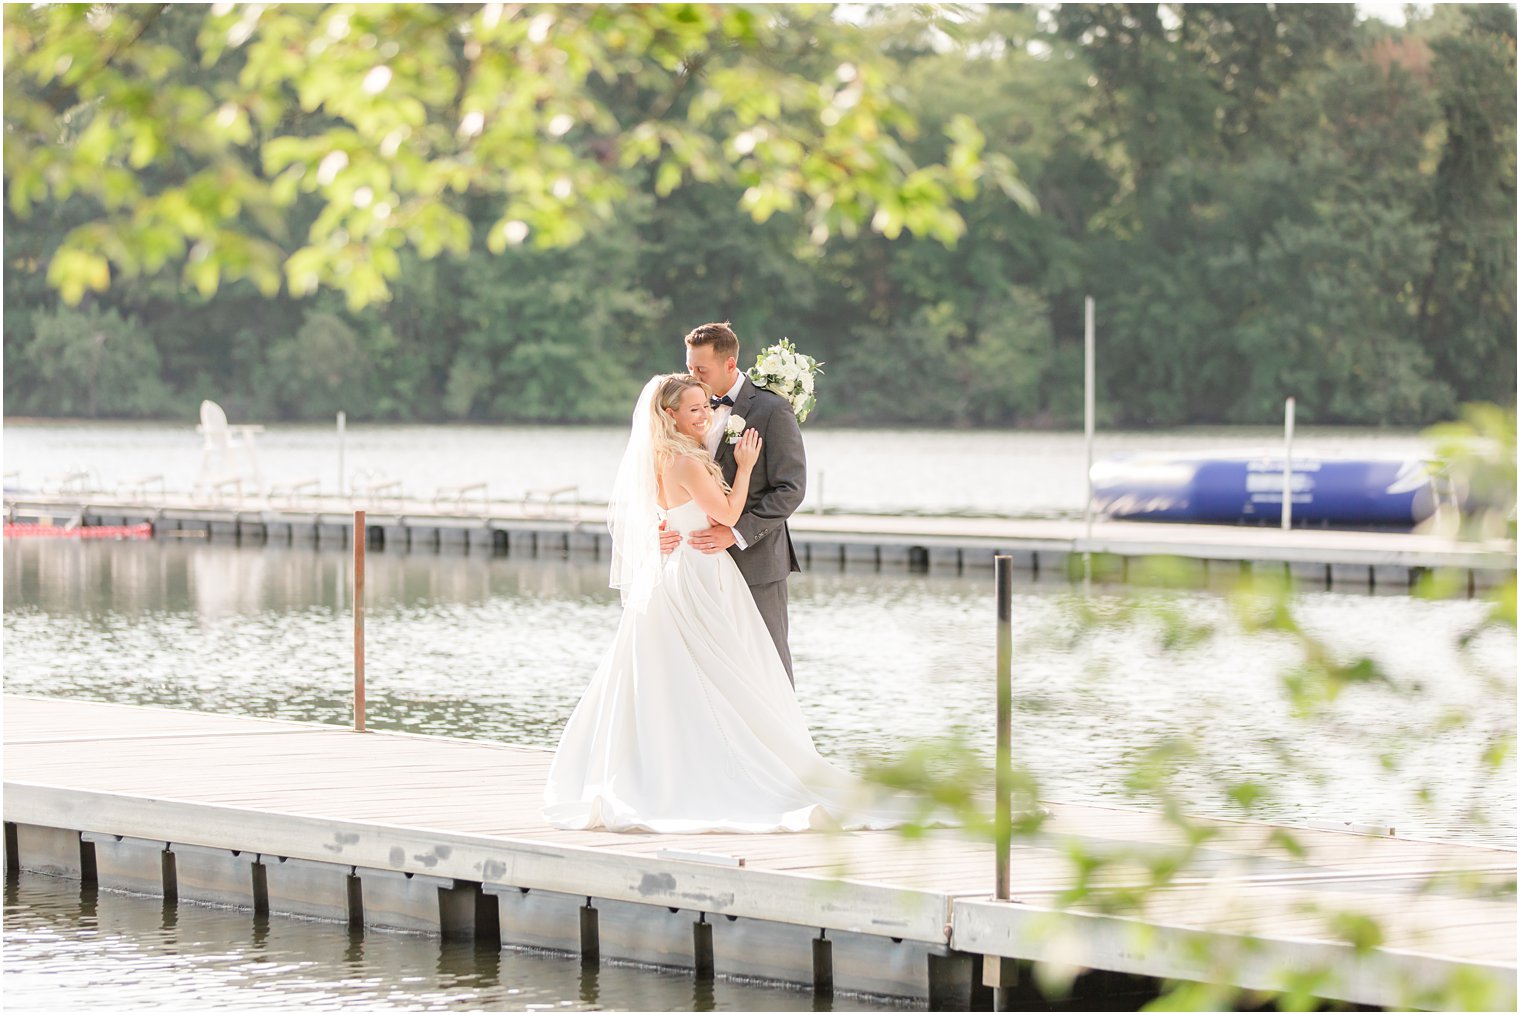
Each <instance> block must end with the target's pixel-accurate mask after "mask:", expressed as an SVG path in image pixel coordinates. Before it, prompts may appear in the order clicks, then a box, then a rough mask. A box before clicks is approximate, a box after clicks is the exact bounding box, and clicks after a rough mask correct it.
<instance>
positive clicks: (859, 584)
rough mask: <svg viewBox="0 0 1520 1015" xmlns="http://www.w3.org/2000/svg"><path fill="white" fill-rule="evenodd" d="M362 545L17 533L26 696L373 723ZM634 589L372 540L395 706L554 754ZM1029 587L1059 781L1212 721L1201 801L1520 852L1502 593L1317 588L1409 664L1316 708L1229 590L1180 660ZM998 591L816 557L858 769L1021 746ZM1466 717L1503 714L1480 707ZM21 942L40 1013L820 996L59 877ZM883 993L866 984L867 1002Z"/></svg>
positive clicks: (828, 670)
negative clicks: (1248, 795) (314, 920)
mask: <svg viewBox="0 0 1520 1015" xmlns="http://www.w3.org/2000/svg"><path fill="white" fill-rule="evenodd" d="M8 467H9V466H8ZM350 568H351V560H350V556H349V554H348V553H347V552H345V551H342V550H337V549H319V548H315V547H273V546H271V547H255V546H243V547H239V546H232V545H225V544H208V543H205V542H204V541H197V542H190V541H185V542H169V541H162V542H152V543H126V542H123V543H96V542H89V543H80V542H77V541H64V540H6V541H5V545H4V648H5V660H4V685H5V690H6V691H7V692H8V693H19V694H35V695H47V696H59V697H69V696H72V697H79V698H85V699H92V700H100V701H111V702H120V703H127V704H136V705H152V706H161V707H166V708H180V709H195V710H200V711H207V712H217V713H225V714H235V715H248V716H267V717H278V718H288V719H298V720H306V721H316V722H330V723H343V722H346V721H348V720H349V718H350V715H349V703H348V697H349V693H350V689H351V684H352V677H351V669H350V659H349V652H350V648H351V637H352V635H351V632H352V626H351V624H352V622H351V619H350V614H349V612H348V609H349V602H348V598H347V597H348V592H347V590H348V587H349V582H350V580H351V573H350ZM606 580H607V575H606V565H605V563H604V562H595V561H590V560H576V559H550V560H545V559H533V560H523V559H519V558H507V557H496V556H491V555H487V554H481V553H476V554H465V553H463V552H462V551H455V552H450V551H444V552H442V553H434V552H426V553H410V554H408V553H394V552H387V553H376V554H371V555H370V557H369V560H368V564H367V568H366V588H367V596H366V636H367V645H368V655H367V665H366V670H367V673H368V677H369V685H368V687H369V690H368V697H369V718H370V723H371V725H372V726H374V727H376V728H380V729H397V730H406V731H412V732H419V733H433V734H441V735H448V736H457V737H468V738H479V739H487V740H500V741H507V742H513V743H524V744H535V745H540V746H553V745H554V743H555V742H556V739H557V736H558V732H559V730H560V728H561V727H562V725H563V722H564V720H565V719H566V717H567V716H568V715H569V712H570V710H571V708H573V706H574V704H575V701H576V699H577V697H578V695H579V693H580V691H581V689H582V688H583V687H584V685H585V683H586V681H587V679H588V678H589V676H590V674H591V673H592V671H593V669H594V668H595V665H596V662H597V660H598V658H599V656H600V654H601V653H602V651H603V650H604V649H605V647H606V645H607V644H608V642H609V641H610V639H611V637H612V633H613V631H614V629H615V627H616V624H617V619H618V615H619V606H618V603H617V598H616V593H615V592H613V591H612V590H610V589H608V588H607V587H606ZM1021 581H1023V582H1024V584H1020V585H1019V586H1018V587H1017V588H1016V589H1015V600H1014V617H1015V618H1016V621H1015V646H1016V651H1015V686H1016V691H1015V696H1016V701H1017V712H1016V716H1015V720H1014V743H1015V749H1016V753H1017V757H1018V760H1019V761H1020V762H1021V763H1024V764H1026V765H1028V766H1030V767H1031V768H1032V769H1033V770H1034V771H1035V772H1036V773H1037V775H1038V776H1039V778H1040V785H1041V788H1042V795H1043V796H1044V797H1045V798H1047V799H1053V800H1069V801H1073V802H1107V803H1131V804H1138V805H1144V804H1145V803H1146V802H1147V801H1146V800H1144V799H1143V798H1142V799H1136V798H1132V797H1130V796H1129V795H1128V794H1127V792H1126V790H1125V788H1124V776H1125V774H1126V773H1127V772H1128V771H1129V769H1130V768H1131V766H1132V764H1133V763H1134V761H1135V760H1136V759H1137V758H1138V757H1139V756H1140V755H1141V754H1142V753H1143V752H1144V751H1145V749H1146V748H1147V747H1148V746H1150V745H1152V744H1154V743H1156V742H1157V741H1158V740H1159V739H1160V738H1164V737H1168V736H1174V735H1187V736H1191V737H1193V738H1194V739H1195V740H1196V742H1197V743H1198V744H1199V747H1200V756H1201V759H1202V760H1201V761H1199V762H1197V763H1195V764H1188V765H1184V766H1183V767H1182V768H1181V769H1180V770H1179V771H1178V773H1177V779H1176V783H1177V786H1178V789H1179V791H1180V792H1181V793H1182V795H1183V796H1184V798H1185V799H1187V800H1188V801H1189V805H1190V807H1191V808H1192V809H1193V810H1194V811H1195V812H1197V813H1204V814H1222V815H1227V816H1243V814H1244V812H1242V811H1240V810H1239V809H1236V808H1234V807H1233V805H1232V804H1231V803H1230V802H1229V800H1228V799H1227V798H1226V797H1225V795H1224V794H1223V792H1222V791H1221V790H1220V788H1219V784H1220V781H1221V780H1222V781H1224V782H1229V781H1235V780H1239V779H1243V778H1252V779H1255V780H1258V781H1260V782H1261V783H1262V784H1264V785H1265V786H1266V787H1267V788H1268V789H1269V791H1270V792H1269V795H1268V797H1267V798H1266V799H1265V800H1264V801H1263V802H1262V803H1261V804H1260V805H1259V806H1258V808H1257V809H1255V810H1254V811H1252V812H1250V814H1249V816H1251V817H1254V818H1257V819H1262V820H1274V821H1283V822H1290V823H1300V822H1308V821H1312V820H1315V819H1321V818H1324V819H1340V820H1348V819H1349V820H1360V821H1369V822H1384V823H1387V824H1392V825H1394V826H1396V827H1397V828H1398V830H1399V832H1400V834H1406V835H1416V836H1429V837H1437V838H1448V839H1459V840H1463V841H1467V842H1474V843H1489V844H1495V845H1503V846H1510V847H1513V845H1514V843H1515V807H1516V798H1515V772H1514V767H1513V760H1512V759H1511V760H1510V761H1509V762H1508V763H1506V765H1505V766H1503V767H1502V768H1500V769H1499V770H1497V771H1490V770H1488V769H1486V768H1485V767H1484V766H1483V765H1482V764H1481V763H1480V762H1479V757H1480V755H1481V754H1482V753H1483V751H1484V750H1486V749H1487V748H1489V747H1490V746H1491V745H1492V744H1493V743H1494V742H1495V741H1496V740H1497V739H1499V738H1501V737H1503V736H1504V735H1506V733H1512V731H1513V728H1514V716H1515V709H1516V701H1515V648H1516V645H1515V637H1514V634H1513V632H1512V631H1507V630H1497V631H1496V630H1483V631H1481V633H1479V634H1477V636H1476V637H1474V638H1472V639H1470V640H1468V641H1467V642H1466V644H1465V645H1464V644H1459V641H1460V639H1461V638H1462V636H1463V635H1464V633H1465V632H1470V631H1474V630H1476V629H1478V628H1479V625H1480V624H1481V621H1482V619H1483V617H1484V614H1485V611H1486V609H1487V607H1486V605H1485V604H1484V603H1482V602H1478V601H1451V602H1429V601H1422V600H1419V599H1414V598H1411V597H1408V596H1395V595H1378V596H1371V595H1347V594H1343V593H1338V592H1323V591H1320V592H1307V593H1305V594H1303V595H1302V597H1301V598H1300V599H1299V601H1298V603H1297V609H1298V611H1299V614H1300V618H1301V621H1302V623H1303V625H1304V627H1305V628H1306V629H1307V630H1309V631H1311V632H1313V633H1315V634H1316V635H1319V636H1322V637H1323V638H1324V639H1326V641H1327V642H1328V643H1329V644H1330V645H1331V646H1332V648H1333V650H1334V651H1335V652H1336V653H1337V654H1338V655H1342V656H1344V657H1347V658H1350V657H1353V656H1357V655H1364V654H1365V655H1369V656H1371V657H1372V658H1374V659H1376V660H1377V661H1378V662H1379V663H1380V664H1381V665H1382V666H1383V667H1384V668H1385V669H1386V671H1387V673H1388V676H1389V681H1388V683H1386V684H1381V683H1379V684H1366V685H1358V686H1354V687H1351V688H1348V689H1347V690H1346V691H1345V693H1343V694H1342V695H1341V697H1340V698H1339V699H1338V700H1337V701H1336V702H1335V703H1334V705H1333V706H1332V707H1331V708H1330V709H1329V710H1328V712H1327V713H1326V714H1325V715H1324V716H1322V717H1320V718H1317V719H1315V720H1312V721H1304V720H1300V719H1297V718H1295V717H1294V716H1293V714H1292V710H1291V708H1290V707H1289V705H1288V703H1287V701H1286V699H1285V696H1284V694H1283V691H1282V679H1281V671H1282V670H1283V668H1284V667H1285V666H1287V665H1289V664H1290V663H1291V662H1292V659H1293V655H1292V652H1291V651H1290V647H1289V646H1288V645H1287V644H1286V643H1285V642H1284V641H1283V640H1282V639H1280V638H1262V637H1259V636H1250V635H1246V634H1244V633H1242V632H1241V631H1240V630H1239V629H1238V628H1237V627H1236V626H1235V624H1234V623H1233V621H1232V620H1231V612H1230V609H1229V603H1228V599H1227V598H1226V596H1225V595H1224V594H1222V592H1221V591H1219V590H1192V591H1178V592H1171V593H1166V594H1165V595H1163V596H1159V597H1157V598H1153V599H1147V600H1144V601H1145V602H1149V603H1150V604H1151V605H1152V606H1159V605H1170V606H1171V607H1175V608H1178V609H1180V610H1181V611H1182V613H1183V615H1185V616H1186V617H1187V618H1188V619H1189V620H1190V621H1192V622H1195V623H1206V624H1212V625H1216V626H1217V628H1218V632H1219V633H1218V635H1217V636H1216V637H1215V638H1213V639H1212V640H1209V641H1207V642H1205V643H1204V644H1202V645H1200V646H1198V647H1196V648H1193V649H1191V650H1188V651H1185V652H1177V651H1173V650H1168V649H1166V648H1165V647H1164V645H1163V634H1162V627H1161V625H1160V624H1159V622H1158V621H1156V620H1155V619H1154V617H1152V616H1151V615H1150V614H1148V613H1147V612H1146V611H1145V610H1140V611H1139V612H1136V613H1134V614H1133V615H1131V616H1128V618H1127V619H1124V617H1123V616H1122V615H1123V611H1124V610H1125V609H1127V608H1128V605H1127V604H1131V603H1132V602H1133V600H1132V599H1131V596H1132V590H1127V589H1101V588H1100V589H1096V590H1095V591H1094V593H1093V598H1092V600H1091V603H1092V605H1094V606H1095V607H1097V608H1098V609H1099V610H1101V611H1106V612H1109V613H1113V614H1119V615H1121V616H1120V619H1117V620H1115V621H1114V622H1113V623H1112V624H1110V625H1108V626H1105V627H1103V628H1101V629H1100V630H1098V631H1096V632H1093V633H1091V635H1090V636H1088V637H1084V638H1075V637H1074V636H1075V635H1076V634H1077V632H1078V631H1079V625H1078V623H1077V621H1076V620H1075V619H1074V618H1075V616H1076V613H1075V610H1074V606H1075V601H1076V597H1077V590H1074V589H1073V588H1072V587H1071V586H1069V585H1067V584H1066V583H1064V582H1055V581H1042V582H1039V583H1032V582H1031V581H1030V579H1028V578H1027V577H1024V578H1022V579H1021ZM991 582H992V579H991V575H990V572H973V573H968V574H967V575H961V576H950V575H940V574H915V573H909V572H907V571H905V570H904V571H896V572H892V571H887V572H882V573H875V572H855V571H849V570H840V569H838V568H835V569H832V570H829V569H820V570H815V571H811V572H809V573H807V574H804V575H799V576H794V578H793V580H792V623H793V636H792V645H793V652H794V657H795V660H796V668H797V678H798V680H797V685H798V686H797V693H798V696H799V699H800V701H801V703H802V706H803V710H804V712H805V713H806V715H807V717H808V719H809V722H810V723H811V724H812V726H813V729H814V733H815V738H816V740H817V743H818V745H819V748H820V750H822V751H823V752H824V753H825V754H827V755H829V756H831V757H834V758H837V759H839V760H841V761H843V762H845V763H847V764H852V765H858V764H861V763H862V762H864V761H866V760H869V759H885V758H890V757H892V756H894V755H895V754H896V752H898V751H900V750H902V748H903V746H904V745H905V744H907V743H910V742H912V741H915V740H920V739H926V738H932V737H935V736H937V735H940V734H943V733H944V732H945V731H946V730H948V729H950V728H953V727H957V726H958V727H962V728H964V729H966V730H968V731H969V736H970V738H971V740H972V742H973V743H974V744H975V745H976V747H977V749H978V750H980V751H981V752H982V753H984V754H990V751H991V745H992V708H993V694H992V684H991V679H992V663H993V659H994V630H993V616H994V609H993V603H992V596H991ZM1458 713H1461V714H1468V715H1471V716H1472V717H1473V718H1472V721H1470V722H1465V723H1461V724H1456V725H1453V724H1451V723H1450V722H1449V721H1448V718H1449V717H1450V716H1451V715H1453V714H1458ZM1389 765H1391V766H1392V767H1389ZM4 935H5V937H4V940H5V946H4V947H5V958H6V967H5V968H6V971H5V991H6V999H7V1001H9V1002H11V1003H13V1004H17V1005H18V1006H23V1007H31V1003H30V1002H35V1001H37V1000H38V999H41V998H44V997H46V996H54V997H70V998H71V999H73V998H76V997H77V999H78V1000H79V1006H86V1005H91V1004H98V1005H99V1006H101V1007H115V1006H117V1005H118V1004H120V1003H124V1002H126V1001H127V1000H128V999H131V998H148V997H155V996H157V997H162V996H166V995H167V994H168V993H169V992H172V993H173V996H176V997H180V998H183V999H184V1000H185V1002H186V1003H187V1004H193V1005H194V1006H197V1007H227V1006H252V1005H259V1004H267V1003H271V1002H272V1001H278V1002H279V1003H289V1004H294V1003H300V1004H302V1005H303V1006H305V1005H307V1004H312V1005H315V1006H317V1007H357V1008H383V1007H406V1006H416V1007H482V1008H501V1009H513V1010H531V1009H547V1008H551V1007H554V1008H559V1007H564V1008H588V1007H613V1008H653V1009H655V1010H661V1009H672V1010H677V1009H679V1010H703V1009H708V1008H714V1007H716V1008H733V1009H746V1008H749V1009H788V1008H808V1007H811V1006H812V997H811V995H810V994H795V993H793V992H789V991H785V990H773V989H771V988H754V987H745V986H742V985H739V984H727V983H724V982H723V981H720V982H719V983H718V984H717V985H716V987H713V988H704V987H694V985H693V983H692V981H691V979H690V978H689V977H681V976H675V977H671V976H668V975H666V974H659V973H653V972H648V971H638V970H627V969H604V970H603V971H602V972H601V973H600V974H599V977H600V978H599V979H594V982H593V983H592V984H591V985H590V986H589V987H588V986H587V983H586V980H585V979H584V977H582V975H581V973H580V970H579V967H578V965H577V964H575V963H573V962H570V961H566V960H560V959H553V958H543V957H532V956H528V957H525V956H519V955H516V954H515V953H506V954H502V955H499V956H498V955H496V953H494V952H491V953H490V954H477V953H475V952H474V951H473V950H471V949H465V950H464V951H460V950H459V949H458V948H457V947H456V946H453V945H444V944H441V943H440V942H437V941H431V940H426V939H421V938H408V937H405V936H402V935H394V936H389V935H382V934H375V933H371V934H370V935H368V936H365V937H363V938H362V939H350V937H349V936H348V934H347V933H346V932H345V931H344V930H342V929H341V928H337V927H331V926H320V925H308V924H301V923H299V922H295V921H282V920H281V919H280V918H276V919H274V920H272V921H269V922H268V924H267V926H263V927H262V929H261V928H260V925H258V924H256V923H255V921H254V920H253V917H252V916H251V914H247V913H230V912H226V911H211V910H204V911H203V910H201V909H199V908H197V907H193V906H191V905H189V904H186V905H183V906H180V907H179V908H178V911H177V915H174V914H172V913H169V914H166V913H164V912H162V911H161V906H159V905H158V904H157V903H155V902H153V901H150V900H143V899H128V898H126V897H118V896H111V895H110V893H98V894H94V893H87V894H86V896H81V893H80V889H79V886H78V885H77V884H70V883H67V882H47V881H46V879H38V878H36V877H33V876H23V877H22V878H21V879H20V881H19V882H18V883H17V884H16V885H14V886H12V889H11V890H10V891H8V894H7V897H6V919H5V929H4ZM105 983H111V984H119V989H111V988H106V987H104V986H103V984H105ZM50 991H61V992H63V993H58V994H50V993H49V992H50ZM704 991H706V993H704ZM749 991H760V993H749ZM857 1002H858V999H855V1000H852V999H848V998H839V999H836V1005H837V1006H838V1007H840V1008H841V1009H844V1008H856V1007H868V1005H866V1003H865V1002H859V1003H858V1004H857Z"/></svg>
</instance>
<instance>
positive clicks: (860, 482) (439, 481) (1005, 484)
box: [4, 420, 1429, 516]
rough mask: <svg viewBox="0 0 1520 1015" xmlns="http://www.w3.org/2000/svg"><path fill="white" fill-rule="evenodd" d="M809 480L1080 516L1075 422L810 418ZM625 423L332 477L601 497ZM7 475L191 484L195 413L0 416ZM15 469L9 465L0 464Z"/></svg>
mask: <svg viewBox="0 0 1520 1015" xmlns="http://www.w3.org/2000/svg"><path fill="white" fill-rule="evenodd" d="M803 433H804V438H805V440H806V444H807V455H808V492H807V499H806V500H805V501H804V502H803V510H804V511H813V510H818V509H819V508H823V509H827V510H834V511H859V512H918V513H923V514H948V513H975V514H991V515H1010V516H1046V515H1079V514H1080V513H1081V511H1082V505H1083V500H1084V498H1085V497H1086V492H1087V487H1086V481H1085V479H1084V476H1083V473H1084V470H1085V468H1086V462H1087V459H1086V449H1085V447H1084V444H1083V438H1082V435H1081V434H1080V433H1049V432H1027V431H1017V430H985V429H984V430H968V431H933V430H821V429H815V428H813V427H811V426H809V427H805V428H804V431H803ZM627 436H628V431H627V428H626V427H570V426H555V427H502V426H495V427H487V426H370V425H358V424H355V425H353V426H350V427H348V428H347V432H346V435H345V438H344V456H343V470H342V473H341V474H342V475H343V476H344V477H345V481H346V482H348V483H349V484H350V485H349V489H352V481H353V479H354V477H355V475H356V474H357V473H365V474H367V475H368V476H369V477H371V478H373V477H378V476H384V477H388V478H395V479H400V480H401V481H402V484H403V486H402V489H403V492H404V493H405V494H407V495H408V496H428V497H430V496H432V494H433V492H434V491H435V490H437V489H438V488H439V487H443V486H458V485H463V484H467V483H481V482H484V483H487V484H488V487H489V490H490V493H491V496H492V497H494V498H497V499H514V498H520V497H522V495H523V493H524V492H525V491H527V490H541V489H552V488H557V487H562V486H571V485H573V486H576V487H577V488H578V490H579V496H580V497H581V498H582V499H583V500H586V501H589V502H595V503H606V500H607V494H608V492H609V491H610V489H611V486H612V478H613V475H614V473H615V472H616V469H617V463H618V459H619V457H620V456H621V455H622V450H623V445H624V442H625V441H626V440H627ZM1281 441H1282V432H1281V431H1274V430H1268V429H1262V428H1246V427H1213V428H1209V429H1196V430H1174V431H1162V432H1153V433H1100V434H1098V435H1097V437H1096V438H1095V441H1094V455H1095V458H1099V457H1102V456H1103V455H1107V454H1113V453H1119V452H1130V451H1211V450H1212V451H1223V450H1229V449H1238V448H1262V447H1265V448H1276V447H1280V445H1281ZM255 442H256V448H257V459H258V465H259V469H260V473H261V475H262V478H263V480H264V482H265V483H266V484H269V483H289V482H293V481H296V480H304V479H308V478H312V479H318V480H320V481H321V483H322V489H323V490H324V491H325V492H327V493H337V492H338V482H339V476H340V472H339V459H338V437H337V432H336V428H335V427H313V426H272V427H270V428H269V429H268V431H267V432H265V433H262V434H259V435H257V437H256V438H255ZM1294 448H1295V453H1304V454H1307V453H1309V452H1317V453H1320V454H1357V455H1368V456H1378V455H1396V456H1404V455H1420V454H1426V453H1428V452H1429V447H1428V446H1427V444H1426V443H1425V442H1424V441H1423V440H1422V439H1421V438H1420V436H1419V435H1418V434H1416V433H1413V432H1409V431H1383V430H1345V429H1325V430H1315V429H1312V428H1309V429H1302V430H1299V431H1298V432H1297V434H1296V435H1295V437H1294ZM4 450H5V471H6V473H7V477H6V483H5V485H6V486H7V488H11V487H19V488H21V489H33V490H35V489H39V488H41V487H43V486H44V485H46V483H47V482H48V479H49V477H50V476H52V475H55V474H57V473H60V472H64V471H70V472H73V471H79V472H89V473H91V474H92V476H93V483H94V484H95V485H96V486H97V487H98V488H100V489H105V490H112V489H115V487H116V485H117V484H118V483H120V482H121V481H122V480H125V479H131V478H134V477H139V476H144V475H162V476H163V477H164V483H165V485H166V486H167V488H168V489H170V490H189V489H190V488H191V487H192V486H193V485H194V484H195V481H196V477H197V475H198V471H199V469H200V462H201V440H200V437H199V436H198V435H197V434H196V433H195V426H194V423H193V422H190V423H185V424H183V425H175V424H165V423H142V424H136V423H112V424H103V423H41V422H26V421H14V420H12V421H7V422H6V425H5V428H4ZM12 474H14V475H12Z"/></svg>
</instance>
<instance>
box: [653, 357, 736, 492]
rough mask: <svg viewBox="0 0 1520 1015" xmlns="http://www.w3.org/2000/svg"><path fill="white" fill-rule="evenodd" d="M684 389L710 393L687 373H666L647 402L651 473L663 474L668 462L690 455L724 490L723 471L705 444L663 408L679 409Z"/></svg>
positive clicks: (709, 390)
mask: <svg viewBox="0 0 1520 1015" xmlns="http://www.w3.org/2000/svg"><path fill="white" fill-rule="evenodd" d="M688 388H701V389H702V393H703V394H704V395H706V396H708V397H711V396H712V389H711V388H709V387H708V386H707V385H706V384H703V383H702V382H701V381H699V380H697V379H696V378H695V377H693V376H692V375H691V374H667V375H666V376H665V380H664V382H663V383H661V384H660V386H659V389H658V390H657V391H656V392H655V395H654V398H653V399H652V400H651V401H650V403H649V435H650V438H651V443H652V444H653V445H654V471H655V475H657V476H663V475H664V474H665V470H666V469H668V468H670V463H671V462H674V461H675V460H676V459H677V458H679V457H680V456H682V455H691V456H692V457H694V458H696V459H697V460H698V461H700V462H701V463H702V464H703V465H704V466H705V467H706V468H707V471H708V472H710V473H711V474H712V477H713V478H714V479H716V480H717V481H718V486H720V487H722V488H723V490H724V492H725V493H726V492H727V491H728V484H727V483H725V482H724V481H723V470H722V469H720V468H719V467H718V463H717V462H715V461H713V458H712V456H711V455H709V454H708V453H707V449H706V448H705V447H703V446H702V445H701V444H698V443H697V442H696V441H694V440H692V439H691V438H690V437H688V436H686V435H685V434H683V433H681V431H679V430H677V429H676V421H675V419H674V418H673V417H672V416H671V415H670V413H669V412H666V411H665V410H667V409H671V410H674V409H678V408H680V406H681V396H682V395H684V394H686V390H687V389H688Z"/></svg>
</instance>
